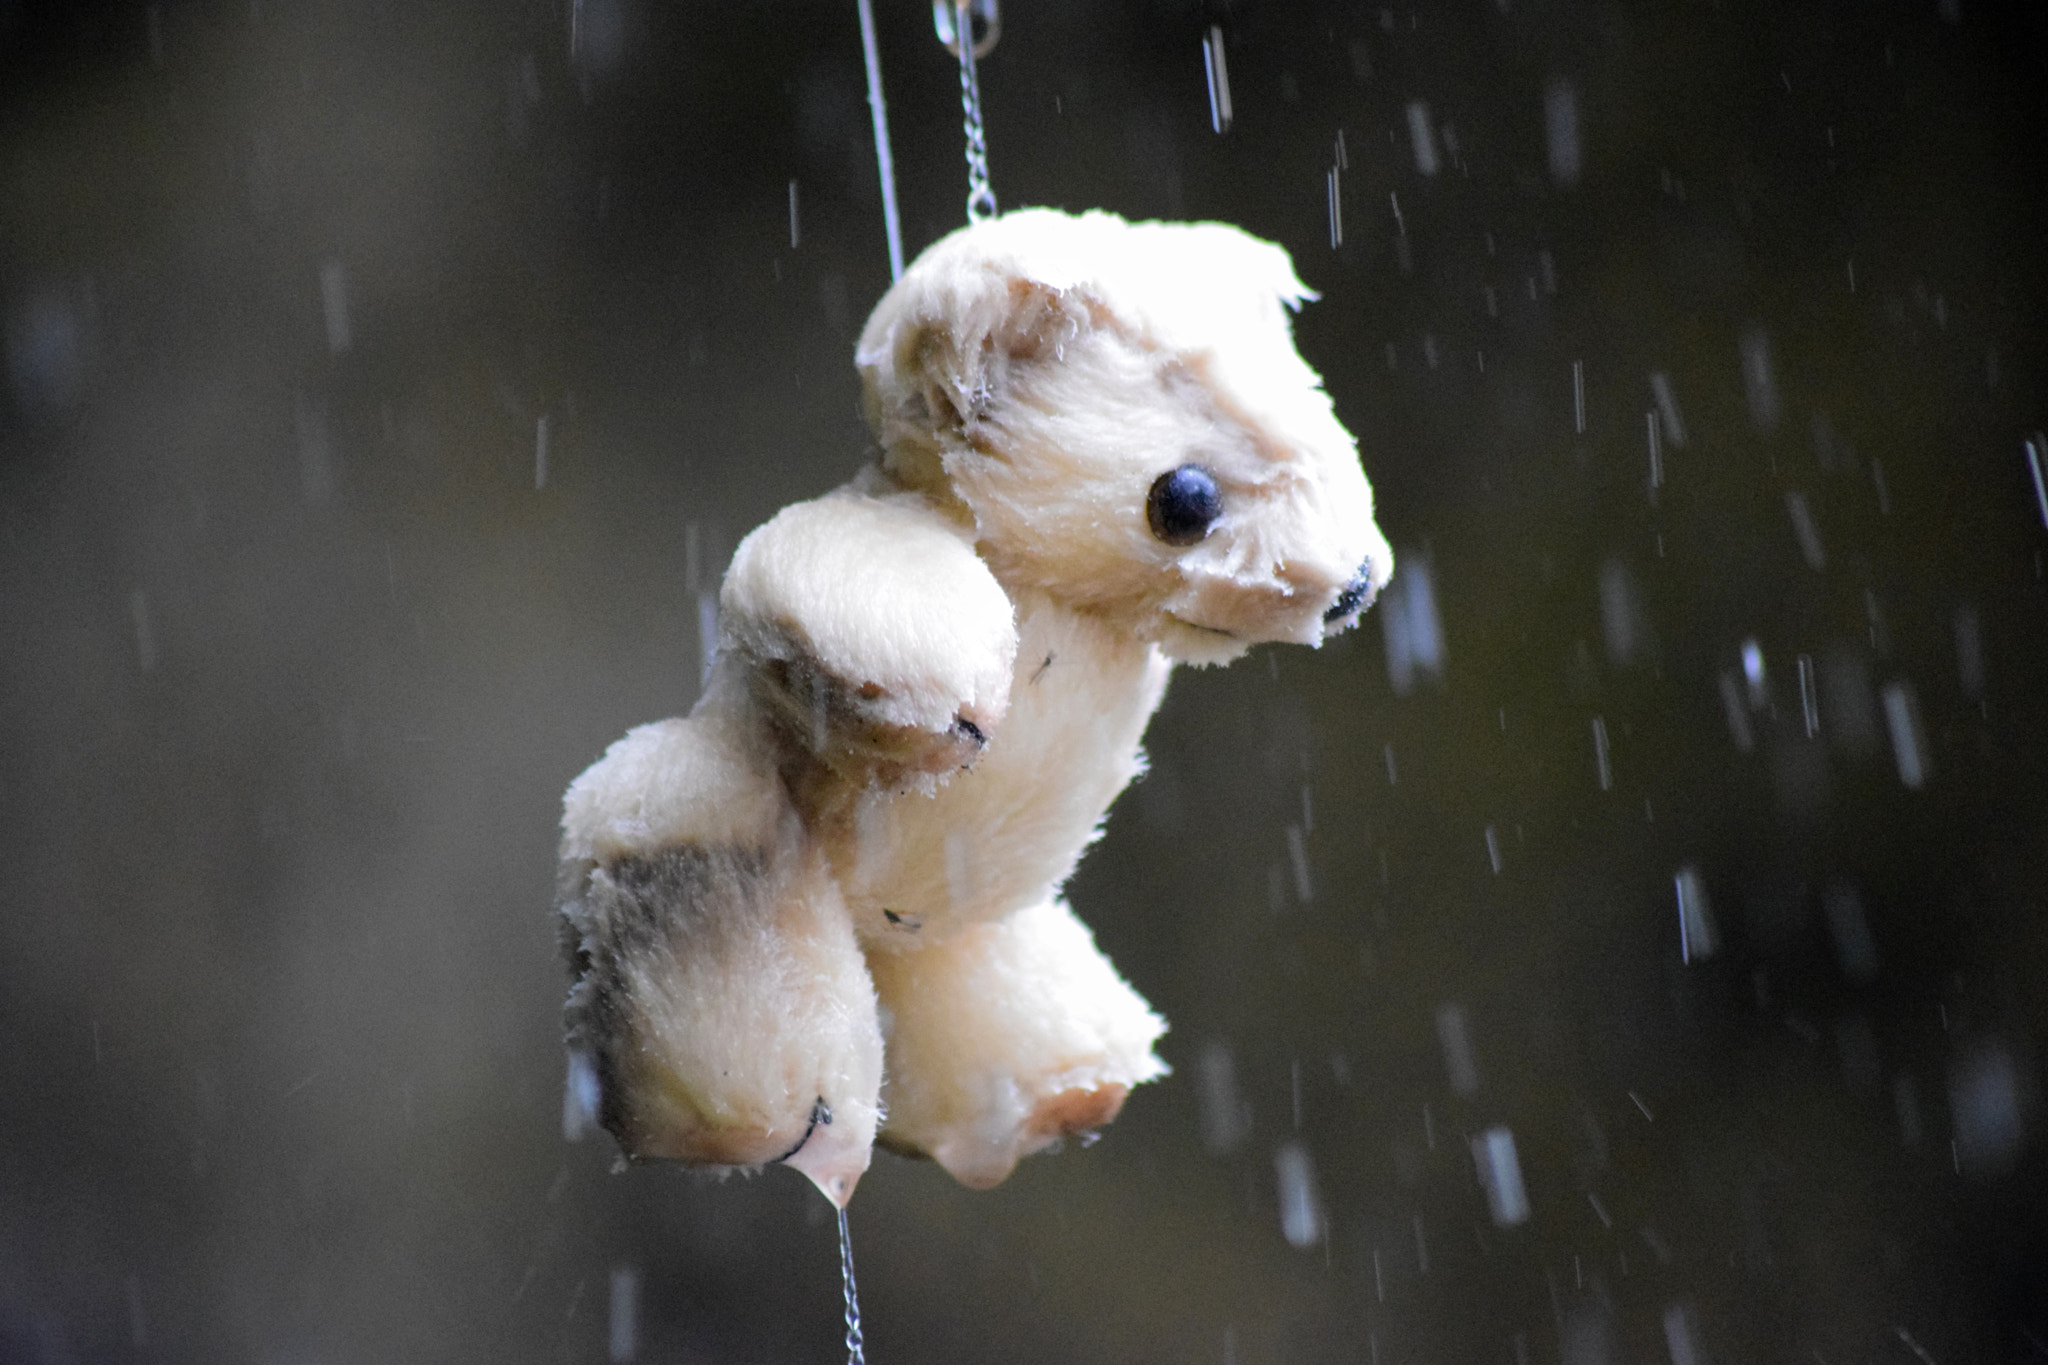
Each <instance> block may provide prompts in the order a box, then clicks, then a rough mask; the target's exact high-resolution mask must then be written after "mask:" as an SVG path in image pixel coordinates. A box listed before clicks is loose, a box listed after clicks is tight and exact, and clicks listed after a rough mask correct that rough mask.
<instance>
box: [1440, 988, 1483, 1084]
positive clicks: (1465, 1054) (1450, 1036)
mask: <svg viewBox="0 0 2048 1365" xmlns="http://www.w3.org/2000/svg"><path fill="white" fill-rule="evenodd" d="M1436 1036H1437V1041H1438V1042H1439V1043H1440V1044H1442V1046H1443V1051H1444V1071H1445V1072H1446V1073H1447V1074H1448V1075H1449V1077H1450V1082H1451V1093H1452V1094H1454V1095H1459V1096H1464V1097H1470V1096H1472V1095H1476V1094H1478V1093H1479V1066H1478V1064H1477V1063H1476V1062H1474V1061H1473V1059H1472V1038H1471V1034H1470V1032H1469V1031H1468V1030H1467V1028H1466V1025H1465V1007H1464V1006H1462V1005H1457V1004H1444V1005H1439V1006H1438V1007H1437V1011H1436Z"/></svg>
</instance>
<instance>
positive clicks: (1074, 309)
mask: <svg viewBox="0 0 2048 1365" xmlns="http://www.w3.org/2000/svg"><path fill="white" fill-rule="evenodd" d="M954 285H955V287H954V288H951V289H937V290H932V291H931V292H930V293H929V294H927V296H926V297H925V298H924V299H923V300H921V302H922V303H923V304H924V305H925V306H924V307H921V308H918V309H916V310H915V311H914V312H912V313H911V315H910V316H908V317H904V318H901V319H899V320H898V321H897V323H896V326H895V327H894V329H893V335H892V336H891V337H890V338H889V344H888V345H887V346H886V348H883V349H881V351H880V353H879V354H868V355H863V356H862V357H861V372H862V378H863V380H864V381H865V383H864V388H865V390H866V395H865V396H866V405H867V415H868V421H869V424H870V425H871V426H872V427H873V428H874V431H875V435H876V437H877V438H878V439H879V440H880V442H881V444H882V450H883V455H884V459H885V461H886V462H887V463H888V465H889V467H890V469H891V472H893V473H896V474H897V475H898V476H899V477H903V476H905V475H911V476H912V477H911V478H910V480H909V481H910V482H912V483H922V482H924V481H925V480H924V479H922V478H919V477H916V474H917V472H918V471H920V470H927V471H928V472H930V473H934V474H935V473H936V472H937V471H936V469H931V468H929V467H930V466H932V465H933V464H934V463H935V461H936V460H938V459H940V458H942V457H943V456H944V455H945V454H947V453H949V452H954V451H962V450H977V451H980V452H981V453H983V454H990V455H994V454H999V453H1000V452H999V451H998V449H997V448H996V447H995V446H994V445H992V444H991V443H990V442H989V441H988V439H987V437H986V435H985V433H984V430H983V429H984V427H985V426H986V425H987V424H988V423H989V421H990V418H991V417H992V416H993V415H995V414H996V413H997V412H998V410H999V409H1000V407H1001V405H1002V403H1003V401H1004V399H1005V397H1006V396H1007V394H1008V392H1009V389H1010V386H1011V376H1012V373H1013V372H1014V370H1015V369H1016V368H1017V367H1019V366H1026V365H1036V364H1044V363H1056V362H1057V360H1058V359H1059V357H1060V355H1061V354H1062V352H1063V350H1064V348H1065V346H1066V345H1067V343H1068V342H1070V341H1072V340H1073V339H1074V338H1075V337H1076V336H1078V335H1079V334H1080V333H1081V332H1082V330H1083V329H1085V328H1086V327H1088V326H1089V325H1090V323H1091V319H1092V316H1093V312H1094V305H1093V304H1092V302H1091V301H1090V300H1089V299H1088V298H1086V297H1084V296H1083V293H1082V291H1080V290H1073V289H1064V290H1063V289H1058V288H1055V287H1053V286H1051V285H1048V284H1042V283H1040V282H1038V281H1035V280H1029V279H1023V278H1020V277H1016V276H1007V277H1005V276H1001V275H998V274H996V273H994V272H984V273H983V274H982V276H981V278H979V279H977V280H974V281H972V282H971V284H970V283H969V282H967V281H955V282H954Z"/></svg>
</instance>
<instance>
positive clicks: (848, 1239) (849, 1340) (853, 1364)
mask: <svg viewBox="0 0 2048 1365" xmlns="http://www.w3.org/2000/svg"><path fill="white" fill-rule="evenodd" d="M839 1282H840V1287H841V1288H843V1289H844V1290H845V1291H846V1365H868V1353H867V1347H866V1345H865V1343H863V1342H862V1341H861V1335H860V1290H859V1289H858V1288H857V1287H855V1285H854V1283H853V1237H852V1234H850V1233H849V1232H847V1230H846V1209H845V1207H844V1206H841V1208H840V1210H839Z"/></svg>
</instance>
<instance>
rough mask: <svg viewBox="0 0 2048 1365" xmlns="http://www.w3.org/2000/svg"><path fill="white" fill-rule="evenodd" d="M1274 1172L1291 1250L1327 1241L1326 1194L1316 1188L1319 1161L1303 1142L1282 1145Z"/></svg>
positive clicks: (1284, 1231) (1283, 1229)
mask: <svg viewBox="0 0 2048 1365" xmlns="http://www.w3.org/2000/svg"><path fill="white" fill-rule="evenodd" d="M1273 1173H1274V1177H1275V1179H1276V1180H1277V1181H1278V1182H1279V1186H1280V1234H1281V1236H1283V1237H1285V1238H1286V1239H1287V1244H1288V1245H1289V1246H1291V1247H1297V1248H1307V1247H1312V1246H1314V1245H1315V1244H1316V1243H1318V1242H1320V1241H1322V1240H1323V1236H1324V1233H1325V1229H1324V1225H1323V1202H1322V1195H1321V1194H1320V1193H1319V1192H1318V1191H1317V1189H1316V1170H1315V1162H1314V1161H1313V1160H1312V1159H1311V1158H1310V1156H1309V1153H1308V1148H1307V1147H1306V1146H1304V1145H1303V1144H1302V1143H1301V1142H1300V1141H1299V1140H1289V1141H1287V1142H1283V1143H1282V1144H1280V1147H1279V1150H1277V1151H1275V1152H1274V1153H1273Z"/></svg>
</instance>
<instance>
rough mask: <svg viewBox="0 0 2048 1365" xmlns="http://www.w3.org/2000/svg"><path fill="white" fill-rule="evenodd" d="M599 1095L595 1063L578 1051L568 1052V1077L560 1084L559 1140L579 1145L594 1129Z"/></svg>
mask: <svg viewBox="0 0 2048 1365" xmlns="http://www.w3.org/2000/svg"><path fill="white" fill-rule="evenodd" d="M599 1100H600V1092H599V1089H598V1079H597V1062H596V1060H595V1059H594V1058H592V1057H591V1055H590V1054H589V1053H588V1052H586V1051H584V1050H583V1049H582V1048H580V1047H572V1048H570V1049H569V1070H568V1075H567V1076H566V1077H564V1079H563V1082H562V1140H563V1141H565V1142H581V1141H582V1140H583V1139H584V1138H585V1137H586V1136H588V1135H589V1134H590V1132H591V1131H592V1130H593V1129H595V1128H596V1127H597V1113H598V1103H599Z"/></svg>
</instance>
